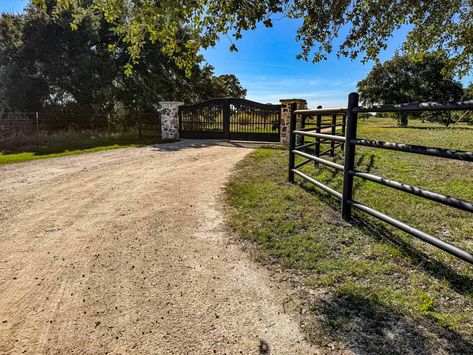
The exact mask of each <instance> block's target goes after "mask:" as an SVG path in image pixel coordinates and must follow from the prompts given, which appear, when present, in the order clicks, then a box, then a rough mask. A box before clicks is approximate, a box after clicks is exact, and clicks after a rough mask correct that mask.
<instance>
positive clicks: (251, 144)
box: [154, 139, 283, 152]
mask: <svg viewBox="0 0 473 355" xmlns="http://www.w3.org/2000/svg"><path fill="white" fill-rule="evenodd" d="M212 146H221V147H232V148H258V147H262V146H265V147H268V148H272V149H283V147H282V146H280V145H279V144H278V143H276V142H257V141H234V140H218V139H182V140H179V141H177V142H173V143H167V144H158V145H154V149H155V151H162V152H174V151H181V150H187V149H201V148H208V147H212Z"/></svg>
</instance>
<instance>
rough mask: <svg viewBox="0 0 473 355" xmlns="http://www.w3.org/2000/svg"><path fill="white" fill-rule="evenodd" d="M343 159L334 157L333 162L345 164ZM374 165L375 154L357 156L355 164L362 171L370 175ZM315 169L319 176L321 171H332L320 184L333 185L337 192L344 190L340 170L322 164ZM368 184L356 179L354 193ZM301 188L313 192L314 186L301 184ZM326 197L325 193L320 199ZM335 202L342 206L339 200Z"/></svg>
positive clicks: (338, 156)
mask: <svg viewBox="0 0 473 355" xmlns="http://www.w3.org/2000/svg"><path fill="white" fill-rule="evenodd" d="M342 159H343V156H342V155H336V156H335V157H333V162H335V163H339V164H343V161H342ZM374 165H375V157H374V155H373V154H367V153H361V154H359V155H358V154H357V160H356V163H355V166H356V167H358V168H360V169H361V170H363V171H365V172H367V173H369V172H371V171H372V170H373V168H374ZM318 166H321V168H318ZM315 169H316V171H315V174H318V173H319V172H320V171H321V170H319V169H328V170H329V171H330V175H329V176H326V177H324V178H323V179H322V180H320V181H319V182H321V183H323V184H325V185H329V186H330V185H332V186H331V187H332V188H334V189H335V190H339V191H340V189H342V182H341V181H337V178H340V177H341V176H342V175H343V172H342V171H338V170H335V169H333V168H330V167H326V166H323V165H322V164H317V166H316V168H315ZM316 180H318V179H317V178H316ZM366 182H367V181H366V180H365V179H355V180H354V181H353V192H355V191H357V190H359V189H360V188H361V187H362V186H363V185H365V184H366ZM301 186H302V188H304V189H305V190H306V191H313V189H311V188H309V186H312V185H307V184H301ZM314 191H319V189H317V190H314ZM340 192H341V191H340ZM325 195H326V194H325V193H323V194H320V195H319V197H320V198H321V199H323V198H324V196H325ZM335 201H338V205H340V203H339V200H337V199H335Z"/></svg>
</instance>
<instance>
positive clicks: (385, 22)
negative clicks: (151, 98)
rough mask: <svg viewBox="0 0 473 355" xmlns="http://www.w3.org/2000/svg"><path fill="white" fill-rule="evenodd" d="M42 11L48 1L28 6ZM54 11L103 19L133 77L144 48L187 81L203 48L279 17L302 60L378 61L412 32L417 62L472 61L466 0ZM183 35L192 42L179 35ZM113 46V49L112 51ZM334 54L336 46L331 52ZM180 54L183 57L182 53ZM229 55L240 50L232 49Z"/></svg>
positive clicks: (102, 3) (408, 44) (121, 2)
mask: <svg viewBox="0 0 473 355" xmlns="http://www.w3.org/2000/svg"><path fill="white" fill-rule="evenodd" d="M33 1H34V2H35V3H36V4H38V5H43V6H44V4H45V3H46V2H47V0H33ZM55 2H56V4H57V5H58V8H59V9H64V8H67V9H72V10H73V11H74V19H75V22H74V24H73V25H72V26H73V27H77V26H78V23H80V22H81V21H83V20H84V19H86V18H87V17H88V16H90V15H91V14H95V13H101V14H103V15H104V18H105V19H106V20H107V21H108V22H109V23H110V24H112V29H113V31H114V32H115V33H116V34H117V36H118V38H119V41H120V42H124V43H126V45H127V48H128V53H129V55H130V58H131V61H130V62H129V63H127V64H126V71H127V72H128V73H130V72H131V70H132V66H133V64H134V63H136V62H137V61H138V60H139V58H140V56H141V54H142V50H143V48H144V46H145V43H146V42H151V43H155V42H160V43H162V47H161V50H162V51H163V53H165V54H166V55H169V56H171V57H173V58H174V60H175V61H176V63H177V65H178V66H179V67H181V68H186V70H187V73H188V75H189V74H190V72H191V67H192V65H193V63H195V60H196V58H197V56H198V53H199V51H200V49H202V48H207V47H209V46H213V45H215V43H216V42H217V41H218V40H219V38H220V37H222V36H228V37H229V38H230V36H232V37H233V39H235V40H238V39H239V38H241V37H242V34H243V32H244V31H245V30H251V29H254V28H256V26H257V25H258V24H259V23H263V24H264V25H265V26H267V27H271V26H273V22H274V20H275V19H276V18H279V17H281V16H286V17H288V18H292V19H299V20H301V25H300V27H299V30H298V32H297V40H299V41H300V42H301V53H300V57H301V58H304V59H312V60H313V61H315V62H317V61H320V60H323V59H325V58H327V56H328V54H330V53H332V52H333V51H334V50H335V51H336V53H337V55H339V56H346V57H350V58H356V57H357V56H360V55H361V56H362V58H363V60H364V61H367V60H372V59H374V60H376V59H377V58H378V55H379V53H380V51H381V50H382V49H384V48H386V43H387V40H388V39H389V38H390V37H391V36H392V34H393V32H394V31H395V30H397V29H399V28H400V27H402V26H404V25H410V27H409V28H410V31H409V35H408V37H407V40H406V41H405V43H404V44H403V49H404V50H405V52H406V53H407V54H408V55H409V56H410V57H411V59H412V58H415V59H417V60H421V59H422V57H423V56H424V55H425V54H426V53H428V52H432V51H435V52H439V53H444V54H446V55H447V57H448V60H446V61H445V67H444V70H445V71H449V72H453V71H455V72H456V73H457V74H460V75H464V74H467V73H468V72H469V70H471V67H472V62H473V21H471V19H472V18H473V5H472V2H471V0H429V1H416V0H402V1H399V0H384V1H379V0H337V1H331V0H261V1H253V0H227V1H216V0H194V1H187V0H146V1H142V0H87V1H84V0H55ZM182 28H186V30H187V31H188V32H189V34H190V36H189V37H186V38H183V37H182V36H181V35H180V31H181V29H182ZM111 45H112V46H113V45H114V44H113V43H112V44H111ZM334 47H337V48H336V49H334ZM183 49H185V50H183ZM230 49H231V50H237V47H236V45H235V43H232V44H231V45H230Z"/></svg>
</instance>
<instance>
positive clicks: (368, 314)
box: [312, 292, 473, 354]
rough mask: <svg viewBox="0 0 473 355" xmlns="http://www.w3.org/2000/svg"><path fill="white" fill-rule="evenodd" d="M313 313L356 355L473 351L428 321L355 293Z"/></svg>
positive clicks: (461, 339) (321, 303) (341, 295)
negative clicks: (408, 315) (404, 313)
mask: <svg viewBox="0 0 473 355" xmlns="http://www.w3.org/2000/svg"><path fill="white" fill-rule="evenodd" d="M312 309H313V312H314V314H316V315H317V316H318V317H319V318H320V320H321V325H322V328H323V330H324V333H325V334H327V335H328V336H329V337H330V338H332V339H334V340H337V341H341V342H343V343H344V344H346V346H347V347H348V348H349V349H350V350H352V351H353V352H354V353H356V354H433V353H448V354H467V353H471V350H472V349H473V343H472V342H471V340H470V339H467V338H465V337H464V336H462V335H460V334H458V333H456V332H454V331H451V330H449V329H445V328H443V327H441V326H439V325H437V324H435V323H434V322H433V321H431V320H429V319H422V320H419V319H416V320H413V319H410V318H409V317H407V316H405V315H403V314H401V313H399V312H397V311H396V310H395V309H393V308H391V307H388V306H386V305H384V304H382V303H381V302H379V301H377V300H376V299H371V298H366V297H364V296H362V295H357V294H354V293H352V292H341V293H339V294H336V295H334V296H332V297H331V298H329V299H325V300H320V301H318V302H317V303H315V304H313V308H312ZM439 344H440V345H439Z"/></svg>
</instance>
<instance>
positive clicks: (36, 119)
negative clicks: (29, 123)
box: [35, 112, 39, 134]
mask: <svg viewBox="0 0 473 355" xmlns="http://www.w3.org/2000/svg"><path fill="white" fill-rule="evenodd" d="M35 121H36V134H39V112H36V114H35Z"/></svg>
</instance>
